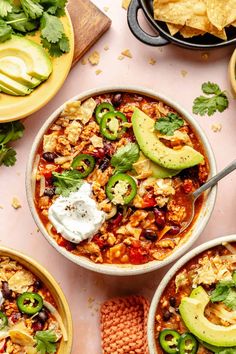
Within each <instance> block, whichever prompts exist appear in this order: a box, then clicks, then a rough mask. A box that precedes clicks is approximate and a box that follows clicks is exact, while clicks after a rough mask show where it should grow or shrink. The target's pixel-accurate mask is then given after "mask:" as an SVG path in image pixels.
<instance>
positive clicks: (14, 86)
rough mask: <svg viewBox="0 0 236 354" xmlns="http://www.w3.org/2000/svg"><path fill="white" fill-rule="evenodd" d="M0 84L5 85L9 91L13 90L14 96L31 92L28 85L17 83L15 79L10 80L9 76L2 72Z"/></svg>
mask: <svg viewBox="0 0 236 354" xmlns="http://www.w3.org/2000/svg"><path fill="white" fill-rule="evenodd" d="M0 85H2V86H3V87H6V88H7V89H8V90H10V91H13V92H14V93H15V96H26V95H29V94H30V93H31V92H32V89H30V88H29V87H27V86H25V85H22V84H19V83H18V82H17V81H15V80H12V79H11V78H9V77H8V76H6V75H3V74H0ZM5 93H6V92H5Z"/></svg>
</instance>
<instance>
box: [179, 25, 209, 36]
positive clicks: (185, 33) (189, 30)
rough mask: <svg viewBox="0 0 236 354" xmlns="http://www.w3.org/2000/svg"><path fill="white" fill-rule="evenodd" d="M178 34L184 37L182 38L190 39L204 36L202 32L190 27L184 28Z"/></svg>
mask: <svg viewBox="0 0 236 354" xmlns="http://www.w3.org/2000/svg"><path fill="white" fill-rule="evenodd" d="M180 34H181V35H182V36H183V37H184V38H192V37H194V36H200V35H203V34H205V32H204V31H201V30H199V29H197V28H192V27H188V26H184V27H183V28H182V29H181V30H180Z"/></svg>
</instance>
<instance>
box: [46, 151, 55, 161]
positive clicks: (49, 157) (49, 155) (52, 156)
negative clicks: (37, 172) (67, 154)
mask: <svg viewBox="0 0 236 354" xmlns="http://www.w3.org/2000/svg"><path fill="white" fill-rule="evenodd" d="M56 157H57V155H56V154H55V153H54V152H44V153H43V158H44V160H46V161H48V162H53V161H54V159H55V158H56Z"/></svg>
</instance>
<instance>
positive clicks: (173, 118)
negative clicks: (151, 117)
mask: <svg viewBox="0 0 236 354" xmlns="http://www.w3.org/2000/svg"><path fill="white" fill-rule="evenodd" d="M183 125H184V120H183V119H182V118H180V117H179V116H178V114H175V113H168V114H167V116H166V117H160V118H158V120H157V121H156V122H155V124H154V128H155V130H158V131H159V132H160V133H161V134H164V135H174V132H175V131H176V130H177V129H179V128H181V127H182V126H183Z"/></svg>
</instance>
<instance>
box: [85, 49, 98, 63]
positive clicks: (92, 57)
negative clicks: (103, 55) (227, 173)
mask: <svg viewBox="0 0 236 354" xmlns="http://www.w3.org/2000/svg"><path fill="white" fill-rule="evenodd" d="M88 60H89V62H90V63H91V64H92V65H98V63H99V61H100V54H99V53H98V52H97V51H96V50H95V51H94V52H93V53H92V54H90V56H89V57H88Z"/></svg>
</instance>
